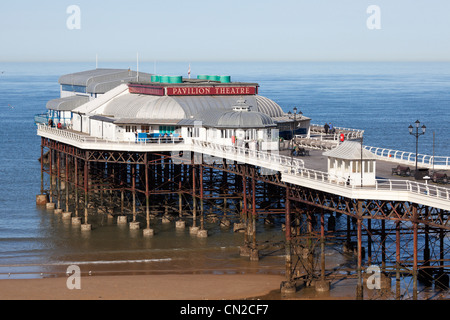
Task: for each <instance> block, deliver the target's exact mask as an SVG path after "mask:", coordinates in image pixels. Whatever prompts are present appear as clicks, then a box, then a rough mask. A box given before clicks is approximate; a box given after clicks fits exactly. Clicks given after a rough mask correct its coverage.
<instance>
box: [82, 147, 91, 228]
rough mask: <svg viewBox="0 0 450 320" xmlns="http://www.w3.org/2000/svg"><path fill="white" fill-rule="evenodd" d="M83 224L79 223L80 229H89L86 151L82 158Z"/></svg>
mask: <svg viewBox="0 0 450 320" xmlns="http://www.w3.org/2000/svg"><path fill="white" fill-rule="evenodd" d="M83 182H84V224H82V225H81V230H82V231H90V230H91V229H92V226H91V225H90V224H89V223H88V208H89V159H88V152H86V155H85V160H84V180H83Z"/></svg>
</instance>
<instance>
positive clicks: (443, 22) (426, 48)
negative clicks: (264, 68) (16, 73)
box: [0, 0, 450, 62]
mask: <svg viewBox="0 0 450 320" xmlns="http://www.w3.org/2000/svg"><path fill="white" fill-rule="evenodd" d="M73 5H75V6H77V7H78V8H79V14H78V13H76V12H74V11H71V10H69V11H68V9H69V8H70V7H71V6H73ZM371 6H372V7H373V6H376V8H377V10H375V11H374V10H372V11H368V9H369V8H372V7H371ZM68 23H69V25H68ZM369 26H370V27H369ZM449 40H450V1H448V0H414V1H411V0H370V1H367V0H222V1H217V0H189V1H188V0H165V1H162V0H156V1H155V0H147V1H137V0H126V1H124V0H120V1H118V0H111V1H100V0H69V1H66V0H40V1H35V0H33V1H31V0H14V1H2V2H1V3H0V61H4V62H7V61H92V60H95V57H96V56H98V57H99V59H101V60H102V61H133V60H135V59H136V56H137V54H139V59H140V60H142V61H156V60H158V61H449V60H450V41H449Z"/></svg>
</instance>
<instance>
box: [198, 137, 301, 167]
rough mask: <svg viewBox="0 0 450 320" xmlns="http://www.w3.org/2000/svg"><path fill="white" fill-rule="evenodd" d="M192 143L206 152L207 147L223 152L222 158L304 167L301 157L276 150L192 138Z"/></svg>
mask: <svg viewBox="0 0 450 320" xmlns="http://www.w3.org/2000/svg"><path fill="white" fill-rule="evenodd" d="M192 144H193V145H194V146H197V147H200V148H201V149H203V151H206V153H209V152H208V151H209V150H208V149H211V150H212V151H220V152H222V153H223V155H222V156H223V157H224V158H232V156H239V157H247V158H248V159H249V160H257V161H263V162H267V163H268V164H272V165H281V166H285V167H290V168H291V170H294V169H298V168H304V167H305V162H304V161H303V160H302V159H296V158H292V157H288V156H283V155H280V154H278V153H277V152H275V153H272V152H266V151H260V150H252V149H249V148H244V147H238V146H230V145H223V144H219V143H215V142H209V141H204V140H199V139H192ZM277 151H278V150H277Z"/></svg>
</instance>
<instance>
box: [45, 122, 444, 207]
mask: <svg viewBox="0 0 450 320" xmlns="http://www.w3.org/2000/svg"><path fill="white" fill-rule="evenodd" d="M38 130H39V131H43V132H48V133H51V134H54V135H57V136H59V137H63V138H66V139H70V140H73V141H76V142H82V143H84V142H103V143H111V144H116V145H117V144H128V145H134V144H135V142H131V141H129V142H125V141H108V140H101V139H98V138H95V137H89V136H85V135H81V134H77V133H74V132H71V131H68V130H62V129H57V128H52V127H49V126H47V125H42V124H38ZM38 133H39V132H38ZM156 139H157V140H158V143H163V142H161V141H162V139H160V138H156ZM171 142H173V143H175V139H172V140H171ZM178 142H181V141H178ZM137 144H140V145H146V144H149V145H150V144H155V142H150V143H148V142H147V141H143V142H138V143H137ZM192 145H193V146H194V147H197V148H198V147H200V149H201V151H202V152H204V153H207V154H212V155H213V156H214V154H215V153H216V154H217V153H220V156H222V157H223V158H229V159H230V160H236V159H238V160H237V161H240V160H243V161H247V162H249V163H251V162H254V163H256V161H257V162H258V163H259V164H262V163H263V164H264V165H266V166H267V168H269V169H275V170H276V168H280V169H281V170H279V171H281V172H282V173H284V174H286V175H291V176H296V177H301V178H303V179H309V180H312V181H317V182H320V183H324V184H327V185H334V186H338V187H341V188H345V189H352V190H358V189H359V190H366V191H371V190H377V191H378V190H380V191H382V190H387V191H406V192H410V193H413V194H420V195H422V196H426V197H431V198H435V199H440V200H446V201H449V200H450V188H445V187H440V186H435V185H432V184H427V183H420V182H415V181H410V180H393V179H376V180H375V185H373V186H363V187H361V186H359V185H358V184H357V183H353V181H348V180H346V179H344V178H343V177H338V176H336V175H333V174H329V173H327V172H322V171H318V170H313V169H307V168H305V164H304V161H303V160H302V159H297V158H292V157H289V156H284V155H280V154H278V153H276V152H266V151H259V150H252V149H248V148H244V147H238V146H233V145H223V144H218V143H214V142H208V141H203V140H198V139H192ZM192 151H195V150H194V148H193V150H192ZM255 160H256V161H255ZM277 166H278V167H277Z"/></svg>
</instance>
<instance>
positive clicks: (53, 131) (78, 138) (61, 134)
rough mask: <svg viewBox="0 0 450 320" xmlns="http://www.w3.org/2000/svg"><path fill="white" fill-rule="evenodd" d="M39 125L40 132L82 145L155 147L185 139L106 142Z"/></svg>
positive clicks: (163, 138)
mask: <svg viewBox="0 0 450 320" xmlns="http://www.w3.org/2000/svg"><path fill="white" fill-rule="evenodd" d="M37 125H38V130H40V131H43V132H48V133H51V134H54V135H57V136H59V137H62V138H66V139H70V140H74V141H76V142H80V143H84V142H94V143H98V142H102V143H106V144H116V145H134V144H139V145H147V144H148V145H154V144H164V143H172V144H175V143H180V142H183V139H182V138H179V137H167V138H166V137H158V138H147V139H142V138H139V139H137V140H135V141H114V140H106V139H101V138H97V137H92V136H86V135H82V134H79V133H75V132H72V131H68V130H64V129H58V128H54V127H50V126H48V125H44V124H37Z"/></svg>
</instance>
